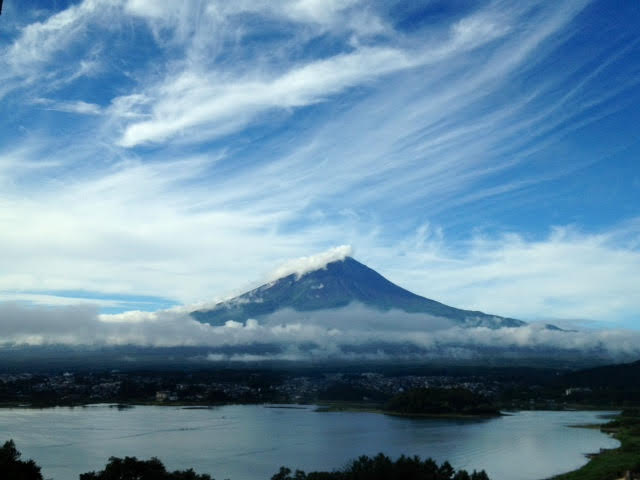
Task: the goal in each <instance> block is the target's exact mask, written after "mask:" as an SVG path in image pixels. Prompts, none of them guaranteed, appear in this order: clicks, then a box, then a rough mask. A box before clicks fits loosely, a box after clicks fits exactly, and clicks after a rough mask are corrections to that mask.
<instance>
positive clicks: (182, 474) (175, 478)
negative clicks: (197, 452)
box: [80, 457, 213, 480]
mask: <svg viewBox="0 0 640 480" xmlns="http://www.w3.org/2000/svg"><path fill="white" fill-rule="evenodd" d="M80 480H213V479H212V478H211V477H210V476H209V475H207V474H197V473H195V472H194V471H193V469H188V470H182V471H178V470H176V471H175V472H168V471H167V469H166V468H165V467H164V465H163V464H162V462H161V461H160V460H158V459H157V458H155V457H154V458H151V459H150V460H138V459H137V458H136V457H125V458H124V459H122V458H117V457H111V458H109V463H107V465H106V466H105V468H104V470H102V471H101V472H87V473H82V474H81V475H80Z"/></svg>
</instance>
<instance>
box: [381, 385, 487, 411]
mask: <svg viewBox="0 0 640 480" xmlns="http://www.w3.org/2000/svg"><path fill="white" fill-rule="evenodd" d="M384 409H385V410H387V411H389V412H397V413H405V414H428V415H430V414H433V415H436V414H468V415H477V414H497V413H499V412H498V410H497V409H496V408H495V407H494V406H492V405H491V404H490V402H489V401H488V400H487V399H486V398H485V397H483V396H482V395H478V394H476V393H473V392H471V391H470V390H466V389H464V388H416V389H412V390H409V391H408V392H405V393H401V394H400V395H396V396H395V397H393V398H392V399H391V400H389V401H388V402H387V404H386V405H385V407H384Z"/></svg>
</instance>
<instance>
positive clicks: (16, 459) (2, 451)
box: [0, 440, 42, 480]
mask: <svg viewBox="0 0 640 480" xmlns="http://www.w3.org/2000/svg"><path fill="white" fill-rule="evenodd" d="M20 456H21V454H20V452H19V451H18V450H17V449H16V444H15V443H14V442H13V440H9V441H7V442H5V443H4V445H3V446H2V447H1V448H0V477H1V478H6V479H11V480H42V474H41V473H40V467H39V466H38V465H36V463H35V462H34V461H33V460H27V461H24V460H20Z"/></svg>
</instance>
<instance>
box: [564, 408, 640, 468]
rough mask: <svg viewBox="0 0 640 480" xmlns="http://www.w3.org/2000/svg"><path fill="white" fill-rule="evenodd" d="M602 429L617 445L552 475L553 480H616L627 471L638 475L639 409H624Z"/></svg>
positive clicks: (639, 464) (639, 451)
mask: <svg viewBox="0 0 640 480" xmlns="http://www.w3.org/2000/svg"><path fill="white" fill-rule="evenodd" d="M602 430H603V431H605V432H608V433H611V434H613V435H614V437H615V438H617V439H618V440H620V443H621V445H620V447H619V448H616V449H615V450H604V451H602V452H600V453H598V454H596V455H594V456H593V457H592V458H591V461H589V463H587V464H586V465H585V466H584V467H582V468H580V469H578V470H575V471H573V472H569V473H565V474H563V475H558V476H556V477H554V480H615V479H619V478H623V477H624V475H625V474H626V472H632V474H635V476H634V478H635V477H636V476H637V477H640V410H638V409H632V410H625V411H623V412H622V414H620V415H619V416H617V417H616V418H615V419H614V420H612V421H611V422H609V423H607V424H605V425H603V426H602Z"/></svg>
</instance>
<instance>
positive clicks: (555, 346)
mask: <svg viewBox="0 0 640 480" xmlns="http://www.w3.org/2000/svg"><path fill="white" fill-rule="evenodd" d="M188 311H189V310H188V309H187V308H186V307H181V308H175V309H170V310H162V311H158V312H137V311H131V312H126V313H123V314H118V315H99V314H98V312H97V309H96V308H94V307H91V306H78V307H52V308H43V307H34V306H25V305H22V304H17V303H2V304H0V329H1V337H0V338H1V339H2V340H1V342H0V343H1V344H2V345H3V346H4V347H7V346H42V345H70V346H78V345H88V346H123V345H135V346H145V347H173V346H193V347H195V346H199V347H209V348H211V351H210V354H209V360H212V361H226V360H231V361H234V360H235V361H262V360H323V359H327V360H329V359H332V360H358V359H362V360H384V359H398V358H406V359H420V358H442V357H451V358H477V357H482V356H484V355H506V356H514V355H522V356H530V355H538V356H539V355H541V354H549V353H550V352H551V353H553V352H555V353H557V354H558V355H560V356H565V357H567V356H568V357H586V356H596V357H598V358H604V359H611V360H627V359H634V358H637V357H638V356H640V332H637V331H629V330H593V331H570V332H569V331H557V330H550V329H547V328H545V327H544V325H542V324H530V325H527V326H524V327H519V328H502V329H489V328H485V327H478V328H462V327H460V326H456V325H454V324H452V323H451V322H449V321H447V320H444V319H441V318H435V317H430V316H428V315H421V314H408V313H405V312H398V311H389V312H379V311H374V310H370V309H367V308H366V307H364V306H362V305H351V306H349V307H346V308H342V309H338V310H332V311H320V312H310V313H302V312H295V311H293V310H283V311H280V312H277V313H275V314H273V315H270V316H267V317H265V318H263V319H260V320H256V319H247V320H245V321H228V322H227V323H226V324H225V325H223V326H219V327H214V326H210V325H206V324H202V323H199V322H197V321H195V320H194V319H192V318H191V317H190V316H189V313H188Z"/></svg>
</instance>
